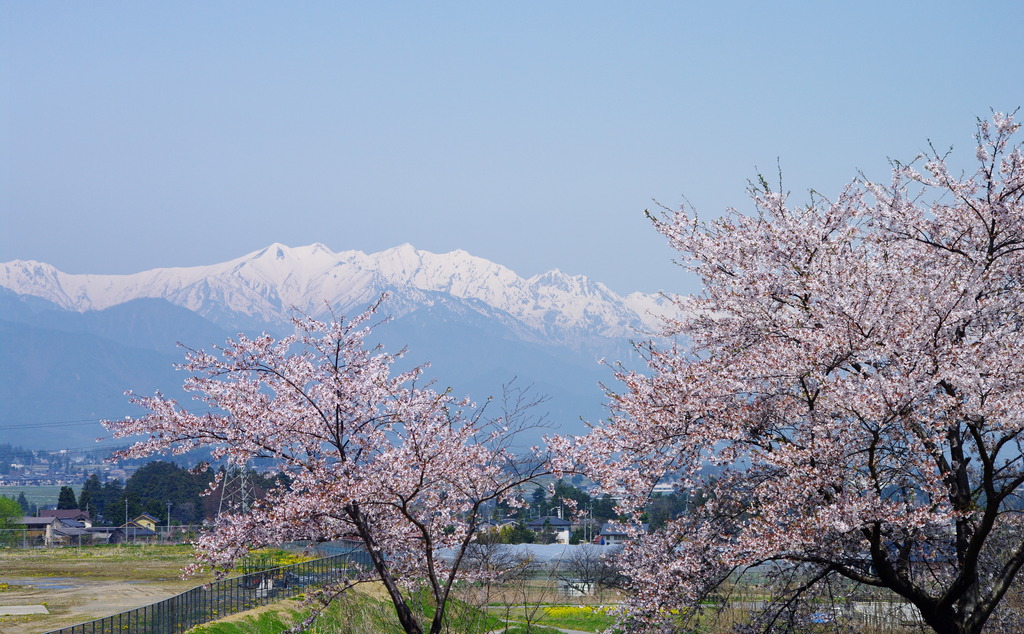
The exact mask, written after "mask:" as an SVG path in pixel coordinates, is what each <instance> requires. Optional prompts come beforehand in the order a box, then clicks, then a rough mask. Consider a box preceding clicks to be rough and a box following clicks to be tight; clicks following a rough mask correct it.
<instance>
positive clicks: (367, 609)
mask: <svg viewBox="0 0 1024 634" xmlns="http://www.w3.org/2000/svg"><path fill="white" fill-rule="evenodd" d="M413 603H415V605H410V607H412V609H413V611H414V612H418V613H419V614H420V617H421V618H420V619H419V620H420V622H421V623H424V622H427V623H429V619H430V618H431V617H432V615H433V609H432V608H431V606H429V605H426V604H425V603H419V602H413ZM308 614H309V611H308V610H307V609H305V608H303V607H302V606H301V604H300V603H299V601H294V600H293V601H284V602H281V603H279V604H276V605H274V606H270V607H269V608H268V609H264V610H263V611H259V612H257V613H256V614H251V615H246V614H241V615H237V616H234V617H228V618H226V619H223V620H221V621H217V622H214V623H208V624H206V625H200V626H199V627H196V628H193V629H191V630H189V634H248V633H250V632H252V633H256V634H271V633H274V634H276V633H277V632H281V631H282V630H284V629H287V628H290V627H293V626H295V625H296V624H298V623H299V622H301V621H302V620H303V619H304V618H305V617H306V616H307V615H308ZM447 614H448V615H449V617H450V623H449V628H448V630H447V631H449V632H458V633H459V634H484V633H485V632H489V631H491V630H493V629H497V628H499V627H501V625H502V623H501V621H499V620H498V619H496V618H494V617H491V616H488V615H486V614H484V613H483V612H481V611H480V610H477V609H475V608H472V607H470V606H466V605H465V604H462V603H460V602H458V601H453V602H451V603H450V604H449V606H448V611H447ZM306 632H308V633H309V634H402V632H403V630H402V627H401V626H400V625H399V623H398V619H397V617H396V616H395V610H394V607H393V606H392V605H391V603H390V602H388V601H381V600H377V599H374V598H371V597H369V596H367V595H364V594H361V593H349V594H346V595H343V596H342V597H340V598H339V599H336V600H335V601H334V602H333V603H331V605H330V606H329V607H328V608H327V610H326V611H325V612H324V613H323V614H322V615H321V616H320V618H318V619H317V620H316V621H315V622H314V623H313V625H311V626H310V628H309V629H308V630H306ZM531 632H539V630H531Z"/></svg>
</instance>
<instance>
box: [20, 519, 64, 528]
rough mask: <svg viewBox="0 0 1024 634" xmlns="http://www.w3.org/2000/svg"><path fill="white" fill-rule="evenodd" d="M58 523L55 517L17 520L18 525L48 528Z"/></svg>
mask: <svg viewBox="0 0 1024 634" xmlns="http://www.w3.org/2000/svg"><path fill="white" fill-rule="evenodd" d="M58 522H59V520H58V519H57V518H56V517H23V518H21V519H20V520H18V524H20V525H24V526H49V525H51V524H57V523H58Z"/></svg>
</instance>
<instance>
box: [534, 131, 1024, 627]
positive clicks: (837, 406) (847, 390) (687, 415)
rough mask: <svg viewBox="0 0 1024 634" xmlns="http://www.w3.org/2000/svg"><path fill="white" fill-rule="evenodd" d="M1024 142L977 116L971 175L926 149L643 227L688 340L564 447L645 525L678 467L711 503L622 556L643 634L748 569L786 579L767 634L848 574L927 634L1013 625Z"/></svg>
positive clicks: (1023, 415) (1021, 417)
mask: <svg viewBox="0 0 1024 634" xmlns="http://www.w3.org/2000/svg"><path fill="white" fill-rule="evenodd" d="M1018 127H1019V126H1018V124H1016V123H1014V121H1013V117H1012V116H1005V115H1000V114H996V115H995V116H994V117H993V119H992V121H991V122H988V121H981V122H979V124H978V133H977V141H978V145H977V151H976V157H977V161H978V163H977V164H978V167H977V170H976V171H974V172H972V173H967V174H965V175H957V174H954V173H953V170H952V169H951V168H949V167H948V165H947V162H946V157H945V156H944V155H942V154H940V153H938V152H936V151H934V150H933V151H932V152H931V153H929V154H927V155H924V156H922V157H920V158H919V160H917V161H914V162H911V163H909V164H900V163H896V164H894V169H893V173H892V180H891V182H888V183H874V182H868V181H865V180H859V181H856V182H854V183H853V184H852V185H851V186H850V187H849V188H848V189H846V190H845V191H844V192H843V193H842V194H841V195H839V196H838V198H836V199H835V200H828V199H826V198H824V197H822V196H821V195H819V194H816V193H812V195H811V199H810V202H809V203H808V204H806V205H803V206H794V205H792V204H791V203H790V202H789V198H788V196H787V195H786V194H785V193H783V192H782V191H777V190H773V189H772V188H771V187H770V186H769V185H768V183H767V182H766V181H765V180H764V179H762V180H761V181H760V183H759V184H756V185H754V186H752V192H751V193H752V196H753V202H754V209H755V212H756V213H753V214H750V215H744V214H741V213H739V212H736V211H732V210H730V211H729V213H727V214H726V215H724V216H723V217H721V218H718V219H714V220H711V221H701V220H699V219H698V218H697V217H696V216H695V215H694V214H693V213H692V212H691V211H689V210H687V209H685V208H684V209H681V210H679V211H677V212H665V213H663V214H662V215H659V216H655V215H652V219H653V221H654V224H655V226H656V228H657V229H658V230H659V231H660V232H661V233H662V234H664V235H665V236H666V237H667V238H668V240H669V242H670V243H671V245H672V246H673V247H675V248H676V249H677V250H678V251H679V253H680V254H681V257H680V260H681V264H683V265H684V266H686V267H687V268H689V269H690V270H691V271H694V272H696V273H697V274H698V275H699V276H700V277H701V278H702V280H703V284H704V290H703V292H702V293H701V294H700V295H699V296H698V297H696V298H694V299H693V300H692V301H691V300H686V301H681V302H680V307H681V308H682V309H683V310H684V312H685V314H686V317H685V318H682V319H668V320H666V321H665V327H664V332H663V333H662V334H663V335H665V336H667V337H672V338H675V339H676V340H681V341H682V342H685V346H684V345H683V344H680V345H660V344H655V343H647V344H643V345H642V346H641V351H642V352H643V354H644V356H645V358H646V361H647V364H648V370H647V371H646V372H630V371H626V370H624V369H623V370H621V371H619V372H618V378H619V379H620V380H621V381H622V382H623V384H624V388H623V390H622V392H621V393H619V394H612V395H611V397H612V407H613V414H614V416H613V418H612V419H611V420H610V421H609V422H607V423H606V424H604V425H602V426H600V427H598V428H597V429H595V430H594V431H593V432H592V433H591V434H590V435H589V436H588V437H587V438H585V439H583V440H581V441H579V442H578V443H577V444H576V453H575V456H576V459H578V460H579V461H580V462H581V463H585V464H587V465H588V466H589V471H590V474H591V475H592V477H594V478H595V479H598V480H600V481H601V482H602V484H603V486H604V487H605V489H606V490H608V491H623V492H624V493H625V494H626V498H625V500H624V501H623V505H624V506H625V507H628V508H631V509H633V515H632V517H633V519H634V522H637V523H638V520H639V514H640V513H641V512H642V510H643V509H644V507H645V505H646V504H647V500H648V497H649V494H650V491H651V488H652V486H653V485H654V483H656V482H657V481H658V480H659V479H660V478H662V477H663V476H665V475H666V474H672V475H674V476H679V477H681V478H682V488H683V489H690V490H701V491H703V492H705V493H706V494H707V496H708V499H707V500H706V501H705V502H704V503H703V504H701V505H700V506H698V507H696V508H694V509H692V510H691V512H689V513H688V514H686V515H684V516H681V517H678V518H668V519H666V520H665V521H664V522H663V523H662V525H661V527H660V528H659V529H658V530H656V531H655V532H654V533H653V534H651V535H648V536H646V537H644V538H643V539H638V540H636V541H634V542H632V543H631V544H629V545H628V546H627V547H626V549H625V552H624V555H623V557H624V562H625V564H626V571H627V573H628V574H629V576H630V578H631V581H632V590H633V593H632V595H631V596H632V599H631V601H632V612H631V614H632V618H633V619H634V625H635V626H636V627H637V628H642V627H647V626H651V627H654V625H653V624H657V623H660V622H663V621H664V619H666V618H679V617H669V616H668V615H669V613H668V612H667V611H666V610H667V608H682V607H685V606H697V605H698V603H699V601H700V600H701V599H702V598H703V597H704V596H705V595H706V593H707V592H709V591H710V590H712V589H713V588H714V587H715V585H716V584H717V583H718V582H720V581H721V580H722V579H724V578H726V576H727V575H729V574H730V573H736V572H742V571H744V570H748V569H750V568H752V567H754V566H759V565H760V568H759V570H760V571H761V572H762V573H763V572H764V571H776V572H777V574H778V576H777V577H776V578H777V579H778V580H780V581H782V580H785V581H787V582H788V584H789V585H787V586H785V587H784V588H783V587H782V586H780V590H779V592H780V594H779V595H778V596H777V597H774V598H775V599H778V600H777V601H775V600H772V601H769V602H768V604H767V605H766V607H765V609H764V610H763V611H762V613H761V614H760V615H759V616H758V618H757V619H756V620H755V622H754V623H753V624H752V626H753V627H755V628H760V629H762V630H764V631H773V630H775V629H785V628H786V627H788V628H790V629H801V628H802V627H804V626H806V625H807V623H806V622H804V623H803V625H801V621H800V619H801V618H804V617H806V613H805V612H803V613H802V612H801V611H800V610H799V609H798V608H797V606H799V605H800V602H799V601H795V600H794V599H799V598H800V597H802V596H810V595H813V594H814V593H815V592H824V591H827V589H828V588H829V587H830V585H829V584H833V583H839V582H841V581H842V580H845V582H846V583H857V584H865V585H867V586H876V587H881V588H888V589H890V590H891V591H892V592H894V593H896V594H897V595H900V596H901V597H903V599H904V600H906V601H907V602H909V603H911V604H913V605H914V606H916V608H917V609H918V610H919V611H920V613H921V615H922V618H923V619H924V621H925V622H926V623H927V624H928V625H929V626H930V627H932V628H933V629H934V630H936V631H938V632H979V631H981V629H982V627H984V626H985V625H986V623H988V624H989V625H992V624H993V623H995V622H997V621H998V622H1004V621H1000V620H1001V619H1010V620H1012V619H1014V618H1019V617H1020V615H1013V614H1009V613H1008V612H1009V611H1006V610H1003V611H999V610H997V607H998V606H999V605H1000V601H1001V600H1002V599H1003V598H1004V596H1005V593H1006V592H1007V591H1008V590H1009V589H1010V587H1011V585H1012V583H1013V581H1014V579H1015V577H1016V576H1017V574H1018V571H1019V569H1020V567H1021V565H1022V564H1024V537H1022V536H1024V532H1022V530H1021V515H1020V511H1021V508H1022V504H1021V495H1020V493H1021V485H1022V484H1024V456H1022V445H1021V435H1022V432H1024V380H1022V377H1024V355H1022V351H1024V205H1022V197H1024V158H1022V154H1021V145H1020V143H1019V142H1018V143H1017V144H1013V143H1011V138H1012V135H1013V134H1014V133H1015V132H1016V131H1017V130H1018ZM569 444H570V441H569V440H567V439H561V440H559V441H556V446H555V447H553V453H554V454H556V455H568V445H569ZM709 465H711V466H714V467H717V468H720V469H721V471H720V473H718V474H716V476H715V477H714V478H711V477H710V476H709V475H708V471H709V470H708V466H709ZM637 523H634V525H633V527H634V531H637V532H638V531H639V528H638V527H637ZM784 577H785V579H783V578H784ZM690 613H694V612H690ZM1010 628H1011V629H1012V626H1010ZM1018 631H1019V630H1018Z"/></svg>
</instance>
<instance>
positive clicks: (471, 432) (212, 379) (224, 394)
mask: <svg viewBox="0 0 1024 634" xmlns="http://www.w3.org/2000/svg"><path fill="white" fill-rule="evenodd" d="M375 311H376V307H371V308H370V309H369V310H367V311H366V312H365V313H363V314H362V315H360V316H358V317H356V318H355V319H353V320H351V321H345V320H343V319H335V320H333V321H331V322H326V323H325V322H320V321H317V320H315V319H312V318H302V319H296V320H295V326H296V334H295V335H292V336H289V337H285V338H283V339H280V340H277V339H274V338H273V337H271V336H269V335H266V334H264V335H262V336H260V337H256V338H248V337H245V336H244V335H239V337H238V339H236V340H231V341H228V343H227V345H226V346H225V347H223V348H220V349H218V350H216V352H215V353H213V354H211V353H207V352H204V351H190V352H189V353H188V355H187V360H186V363H185V364H184V365H183V368H184V369H185V370H186V371H187V372H188V373H189V374H190V377H189V378H188V379H187V380H186V383H185V388H186V390H187V391H190V392H192V393H193V394H195V395H196V396H197V397H198V398H199V399H200V400H201V401H202V402H203V403H204V404H205V405H206V406H207V407H208V408H209V410H210V411H209V412H208V413H202V414H193V413H190V412H188V411H186V410H184V409H182V408H180V407H179V406H178V404H177V403H176V402H174V401H173V400H170V399H167V398H164V397H162V396H159V395H158V396H155V397H136V398H135V399H134V401H135V402H136V403H137V404H139V405H141V406H142V407H144V408H145V409H147V410H149V414H148V415H146V416H144V417H141V418H135V419H131V418H129V419H125V420H121V421H112V422H108V423H107V425H108V426H109V427H111V428H112V429H113V430H114V431H115V436H117V437H126V436H132V435H136V434H146V435H148V436H149V438H148V439H147V440H143V441H141V442H139V443H136V444H135V445H134V446H133V447H132V448H130V449H129V450H126V451H125V452H122V453H121V454H120V455H121V456H122V457H141V456H145V455H149V454H151V453H154V452H160V451H174V452H177V453H183V452H186V451H188V450H190V449H193V448H195V447H199V446H210V447H212V448H213V454H212V455H213V457H214V459H218V458H222V457H227V458H228V459H229V460H230V462H231V463H233V464H235V465H244V464H245V463H246V462H247V461H249V460H252V459H254V458H271V459H274V460H276V461H277V463H278V467H279V470H280V471H281V472H282V473H283V474H285V476H287V477H286V478H281V479H278V480H277V481H276V484H275V486H274V487H273V488H271V490H269V491H268V492H267V495H266V499H265V500H257V501H255V502H254V505H253V507H252V508H251V509H248V510H246V511H244V512H243V511H242V510H238V511H236V512H235V513H234V514H229V515H226V516H224V515H222V516H221V518H220V520H219V523H218V525H217V527H216V530H215V531H214V532H212V533H210V534H206V535H204V536H202V537H201V538H200V539H199V543H198V545H199V548H200V551H201V555H202V558H203V560H204V561H205V562H206V563H207V564H209V565H211V566H213V567H214V568H215V569H218V570H223V569H225V568H226V567H228V566H230V565H231V564H232V563H233V562H234V561H235V560H236V559H238V558H239V557H241V556H242V555H244V554H245V553H246V552H247V551H248V550H250V549H252V548H258V547H261V546H265V545H275V544H280V543H282V542H285V541H291V540H312V541H330V540H336V539H341V538H349V539H357V540H359V541H360V542H362V544H363V546H364V547H365V549H366V551H367V553H368V554H369V556H370V559H371V560H372V562H373V569H372V571H370V572H369V573H367V574H366V575H361V576H356V577H354V578H352V579H348V580H345V581H342V582H340V583H341V586H339V587H335V588H331V589H327V590H325V591H324V594H323V595H322V596H324V597H326V598H328V599H329V597H330V596H332V593H337V592H341V591H343V590H344V589H345V588H346V587H347V586H348V585H349V584H353V583H358V582H360V581H364V580H369V579H375V580H379V581H381V582H382V583H383V585H384V587H385V589H386V591H387V593H388V595H389V596H390V597H391V600H392V602H393V604H394V606H395V610H396V613H397V616H398V618H399V621H400V622H401V624H402V626H403V628H404V629H405V631H406V632H410V633H419V632H422V631H425V630H429V631H431V632H440V631H442V629H443V627H444V626H445V624H446V611H445V607H446V605H447V601H448V597H449V596H450V592H451V589H452V586H453V584H454V582H455V581H456V579H458V578H459V577H460V572H463V573H465V574H471V573H469V572H466V571H463V570H462V569H461V562H462V558H463V556H464V554H465V552H466V550H467V548H468V547H469V545H470V544H471V543H472V541H473V539H474V537H475V536H476V534H477V532H478V527H479V524H480V522H481V521H483V520H484V519H485V517H484V512H485V511H486V510H487V509H488V508H490V506H492V505H493V503H494V502H497V501H500V502H504V503H507V504H510V505H514V506H519V505H521V504H522V501H521V500H519V498H518V490H519V488H520V487H521V485H523V484H524V483H526V482H528V481H530V480H531V479H532V478H533V477H534V476H535V475H536V474H537V473H539V472H541V471H542V470H543V469H544V468H545V465H546V463H545V462H544V461H543V460H540V461H538V460H536V459H535V458H531V460H530V462H529V465H524V464H523V463H520V459H519V458H517V457H516V456H515V455H514V454H513V453H512V452H511V451H510V450H509V443H510V442H511V440H512V438H513V435H514V434H515V432H516V429H517V426H518V425H520V424H522V422H523V421H525V420H528V419H527V418H524V417H523V416H524V415H525V414H524V412H525V411H526V410H527V409H529V406H530V404H531V401H530V399H529V398H528V397H527V396H526V395H525V392H524V391H522V390H518V391H517V390H510V391H507V392H506V394H505V399H504V400H503V401H502V402H501V404H499V405H498V407H502V406H503V407H504V409H503V411H502V412H501V413H500V414H501V415H500V416H497V417H494V418H487V417H485V416H484V412H483V410H482V409H480V408H478V407H476V406H475V405H474V404H473V403H471V402H469V401H468V400H458V399H456V398H454V397H453V396H452V395H451V394H449V393H448V392H437V391H435V390H433V389H431V388H430V387H429V386H422V385H420V384H418V381H417V380H418V379H419V378H420V377H421V375H422V368H415V369H412V370H409V371H407V372H402V373H398V374H392V372H391V367H392V364H393V363H394V362H395V361H396V360H397V359H398V355H394V354H389V353H386V352H384V351H382V350H380V349H377V348H374V349H368V348H367V347H365V346H364V339H365V338H366V336H367V335H368V334H369V333H370V328H369V327H368V325H367V324H368V322H369V320H370V319H372V318H373V316H374V314H375ZM442 551H444V552H445V553H448V554H450V556H449V557H447V558H446V557H442V556H441V553H442ZM473 574H476V573H473ZM411 587H420V588H425V589H426V591H427V592H429V594H430V596H431V599H432V602H433V604H434V605H435V606H436V609H435V611H434V614H433V615H432V617H431V618H429V619H428V622H425V623H421V622H419V621H418V620H417V617H416V616H415V615H414V613H413V611H412V610H411V609H410V605H409V599H410V594H409V593H408V591H409V589H410V588H411Z"/></svg>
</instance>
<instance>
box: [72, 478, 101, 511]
mask: <svg viewBox="0 0 1024 634" xmlns="http://www.w3.org/2000/svg"><path fill="white" fill-rule="evenodd" d="M102 494H103V485H102V484H101V483H100V476H99V475H98V474H96V473H94V474H92V475H91V476H89V479H87V480H86V481H85V484H83V485H82V491H81V493H79V494H78V508H80V509H82V510H83V511H89V513H90V515H96V513H97V508H96V501H97V500H98V499H99V497H100V496H101V495H102Z"/></svg>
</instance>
